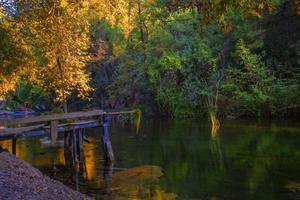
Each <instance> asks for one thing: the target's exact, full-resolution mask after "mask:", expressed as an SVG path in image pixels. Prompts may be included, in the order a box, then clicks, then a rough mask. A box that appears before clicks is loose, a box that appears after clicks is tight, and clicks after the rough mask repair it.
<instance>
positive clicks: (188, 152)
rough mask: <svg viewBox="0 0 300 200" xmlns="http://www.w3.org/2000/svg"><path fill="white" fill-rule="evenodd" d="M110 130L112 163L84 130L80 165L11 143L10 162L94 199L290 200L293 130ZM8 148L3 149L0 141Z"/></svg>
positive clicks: (52, 150)
mask: <svg viewBox="0 0 300 200" xmlns="http://www.w3.org/2000/svg"><path fill="white" fill-rule="evenodd" d="M135 128H136V127H135V125H134V124H133V125H132V124H130V123H128V124H126V123H124V124H121V125H117V124H115V126H113V127H112V130H111V133H112V143H113V147H114V151H115V156H116V161H117V162H116V163H115V164H114V165H108V163H105V162H104V160H103V154H102V148H101V137H100V135H101V134H100V130H99V129H93V130H89V131H88V136H89V141H90V143H85V145H84V156H83V158H84V159H83V161H82V162H81V163H80V165H79V168H78V170H77V171H72V170H70V169H69V168H68V165H67V162H68V160H66V161H65V155H64V148H63V147H51V146H42V145H41V144H40V143H39V140H38V139H29V140H18V145H17V155H18V156H19V157H22V158H24V159H25V160H27V161H28V162H30V163H31V164H33V165H34V166H36V167H38V168H39V169H41V170H42V171H43V172H45V173H47V174H48V175H49V176H51V177H53V178H55V179H57V180H60V181H63V182H64V183H65V184H67V185H69V186H71V187H73V188H74V189H78V190H79V191H81V192H83V193H86V194H88V195H90V196H93V197H95V198H96V199H151V200H152V199H153V200H156V199H166V200H168V199H171V200H172V199H180V200H181V199H183V200H185V199H241V200H244V199H246V200H247V199H249V200H250V199H263V200H265V199H266V200H268V199H270V200H277V199H295V198H294V197H297V196H299V189H297V188H298V185H299V184H298V183H299V182H300V170H299V166H300V149H299V146H300V128H299V127H298V126H297V125H294V126H278V125H272V126H269V125H257V124H252V123H246V124H242V123H239V124H232V123H227V124H226V123H225V124H223V125H222V128H221V130H220V131H219V132H214V131H212V130H211V129H210V127H209V125H206V123H203V124H201V123H199V122H195V123H192V122H188V121H177V122H168V121H164V122H156V121H153V122H152V121H145V122H144V123H143V124H141V127H140V132H139V134H138V135H136V134H135ZM1 145H2V147H4V148H8V149H11V144H10V142H4V143H3V142H1Z"/></svg>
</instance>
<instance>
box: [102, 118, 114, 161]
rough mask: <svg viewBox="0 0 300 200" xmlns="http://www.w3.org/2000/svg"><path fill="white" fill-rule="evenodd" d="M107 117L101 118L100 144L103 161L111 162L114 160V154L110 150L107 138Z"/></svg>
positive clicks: (109, 142) (108, 138) (110, 145)
mask: <svg viewBox="0 0 300 200" xmlns="http://www.w3.org/2000/svg"><path fill="white" fill-rule="evenodd" d="M108 121H109V116H107V115H103V118H102V129H103V131H102V144H103V151H104V157H105V160H107V161H110V162H113V161H114V160H115V156H114V152H113V149H112V144H111V141H110V136H109V131H108V128H109V122H108Z"/></svg>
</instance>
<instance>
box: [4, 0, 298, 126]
mask: <svg viewBox="0 0 300 200" xmlns="http://www.w3.org/2000/svg"><path fill="white" fill-rule="evenodd" d="M0 99H2V101H3V102H5V103H3V104H2V105H0V106H1V107H0V110H10V111H16V110H24V109H31V110H34V111H36V112H45V111H51V110H53V109H57V108H59V109H61V110H64V111H65V112H67V111H75V110H82V109H89V108H93V107H99V106H100V107H101V108H105V109H108V110H116V109H119V110H120V109H125V110H126V109H141V110H142V112H143V114H144V115H150V116H161V117H169V118H201V117H207V116H209V117H210V119H211V120H212V123H217V124H218V119H219V118H230V119H235V118H281V117H299V113H300V1H299V0H256V1H253V0H240V1H235V0H213V1H212V0H0Z"/></svg>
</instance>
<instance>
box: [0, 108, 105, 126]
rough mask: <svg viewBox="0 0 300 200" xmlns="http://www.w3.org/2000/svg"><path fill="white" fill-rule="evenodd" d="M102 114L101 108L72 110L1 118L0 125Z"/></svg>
mask: <svg viewBox="0 0 300 200" xmlns="http://www.w3.org/2000/svg"><path fill="white" fill-rule="evenodd" d="M103 114H105V112H104V111H103V110H92V111H87V112H73V113H61V114H51V115H41V116H33V117H28V118H19V119H10V120H1V121H0V126H7V125H17V124H27V123H36V122H45V121H55V120H64V119H71V118H80V117H93V116H100V115H103Z"/></svg>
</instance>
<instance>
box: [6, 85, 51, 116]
mask: <svg viewBox="0 0 300 200" xmlns="http://www.w3.org/2000/svg"><path fill="white" fill-rule="evenodd" d="M46 98H47V93H46V92H45V91H44V90H43V88H42V87H41V86H40V85H35V84H34V85H33V84H31V83H30V82H28V81H26V80H21V81H20V82H19V83H18V85H17V88H16V90H15V91H11V92H10V93H9V94H8V95H7V103H6V104H5V107H6V108H7V109H8V110H19V109H26V108H31V109H36V110H39V109H40V108H39V107H38V106H39V104H40V103H41V102H43V101H45V99H46Z"/></svg>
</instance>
